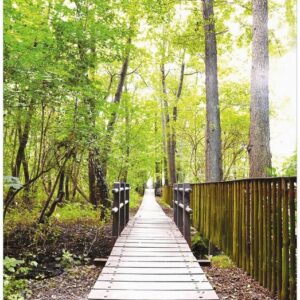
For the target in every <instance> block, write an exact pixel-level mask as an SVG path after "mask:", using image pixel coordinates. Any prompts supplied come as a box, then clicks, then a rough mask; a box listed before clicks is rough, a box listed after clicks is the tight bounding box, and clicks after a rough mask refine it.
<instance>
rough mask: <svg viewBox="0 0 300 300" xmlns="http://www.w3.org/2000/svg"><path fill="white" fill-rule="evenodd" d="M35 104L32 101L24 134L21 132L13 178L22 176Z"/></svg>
mask: <svg viewBox="0 0 300 300" xmlns="http://www.w3.org/2000/svg"><path fill="white" fill-rule="evenodd" d="M33 104H34V101H33V100H31V102H30V104H29V110H28V112H27V118H26V121H25V125H24V129H23V132H21V130H20V134H21V135H20V139H19V141H20V143H19V148H18V152H17V157H16V162H15V166H14V169H13V173H12V176H15V177H19V176H20V168H21V164H22V161H23V159H24V157H25V149H26V146H27V142H28V137H29V130H30V125H31V118H32V114H33Z"/></svg>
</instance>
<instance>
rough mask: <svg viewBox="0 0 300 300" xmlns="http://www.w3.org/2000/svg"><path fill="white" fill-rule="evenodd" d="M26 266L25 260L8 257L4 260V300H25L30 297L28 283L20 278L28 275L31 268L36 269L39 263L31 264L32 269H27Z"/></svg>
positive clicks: (33, 262)
mask: <svg viewBox="0 0 300 300" xmlns="http://www.w3.org/2000/svg"><path fill="white" fill-rule="evenodd" d="M24 264H25V261H24V260H17V259H15V258H13V257H8V256H6V257H5V258H4V260H3V267H4V285H3V287H4V289H3V292H4V299H7V300H23V299H27V297H28V296H30V294H31V292H30V290H29V288H28V281H27V280H26V279H22V278H20V277H22V276H25V275H27V274H28V272H29V271H30V270H31V267H36V266H37V263H36V262H35V261H32V262H30V266H31V267H25V266H24Z"/></svg>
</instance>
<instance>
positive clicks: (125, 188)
mask: <svg viewBox="0 0 300 300" xmlns="http://www.w3.org/2000/svg"><path fill="white" fill-rule="evenodd" d="M129 191H130V186H129V184H128V183H125V182H115V183H114V188H113V190H112V192H113V196H114V199H113V207H112V215H113V225H112V235H113V236H114V237H118V236H119V235H120V234H121V232H122V230H123V229H124V227H125V226H126V224H127V223H128V220H129V200H130V197H129Z"/></svg>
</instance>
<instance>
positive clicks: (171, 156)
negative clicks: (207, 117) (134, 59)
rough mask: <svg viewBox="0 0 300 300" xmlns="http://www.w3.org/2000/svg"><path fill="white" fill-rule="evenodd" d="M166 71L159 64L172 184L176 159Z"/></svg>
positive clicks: (163, 66) (174, 177) (174, 178)
mask: <svg viewBox="0 0 300 300" xmlns="http://www.w3.org/2000/svg"><path fill="white" fill-rule="evenodd" d="M166 77H167V75H166V73H165V65H164V64H161V84H162V91H163V94H164V99H163V108H164V109H163V110H164V117H165V128H166V138H167V158H168V169H169V172H168V173H169V177H168V179H169V184H173V183H175V182H176V161H175V148H176V141H175V140H174V139H173V135H172V128H171V124H170V115H169V107H168V101H167V99H166V98H167V85H166Z"/></svg>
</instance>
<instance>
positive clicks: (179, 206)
mask: <svg viewBox="0 0 300 300" xmlns="http://www.w3.org/2000/svg"><path fill="white" fill-rule="evenodd" d="M173 191H174V192H173V195H174V197H173V199H174V200H173V208H174V222H175V224H176V225H177V227H178V229H179V230H180V232H181V233H182V235H183V236H184V238H185V239H186V241H187V243H188V244H189V245H191V217H190V215H191V213H192V212H193V210H192V209H191V208H190V193H191V191H192V189H191V187H190V184H186V183H183V184H178V183H176V184H174V185H173Z"/></svg>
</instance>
